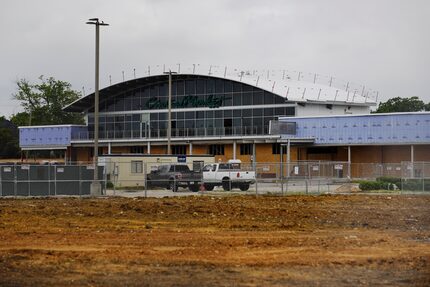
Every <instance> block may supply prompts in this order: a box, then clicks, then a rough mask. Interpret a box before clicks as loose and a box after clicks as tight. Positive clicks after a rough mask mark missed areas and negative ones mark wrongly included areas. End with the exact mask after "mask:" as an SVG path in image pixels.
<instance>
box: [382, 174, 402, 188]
mask: <svg viewBox="0 0 430 287" xmlns="http://www.w3.org/2000/svg"><path fill="white" fill-rule="evenodd" d="M376 181H381V182H388V183H391V184H395V185H396V186H397V187H399V188H400V186H401V185H402V179H401V178H400V177H392V176H381V177H378V178H377V179H376Z"/></svg>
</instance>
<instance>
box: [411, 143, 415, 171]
mask: <svg viewBox="0 0 430 287" xmlns="http://www.w3.org/2000/svg"><path fill="white" fill-rule="evenodd" d="M414 158H415V156H414V146H413V145H411V165H412V171H411V174H412V178H414V177H415V164H414Z"/></svg>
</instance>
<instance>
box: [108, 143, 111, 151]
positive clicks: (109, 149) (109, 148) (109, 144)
mask: <svg viewBox="0 0 430 287" xmlns="http://www.w3.org/2000/svg"><path fill="white" fill-rule="evenodd" d="M108 154H112V143H110V142H108Z"/></svg>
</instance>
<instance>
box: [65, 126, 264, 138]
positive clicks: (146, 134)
mask: <svg viewBox="0 0 430 287" xmlns="http://www.w3.org/2000/svg"><path fill="white" fill-rule="evenodd" d="M268 134H269V127H267V126H266V127H252V126H248V127H232V128H224V127H222V128H181V129H179V128H176V129H172V135H171V136H172V137H174V138H183V137H185V138H189V137H208V136H209V137H210V136H214V137H217V136H218V137H219V136H255V135H268ZM166 137H167V129H150V130H118V131H100V132H99V138H100V139H148V138H151V139H159V138H166ZM92 139H94V132H93V131H87V132H79V133H76V134H75V135H73V136H72V140H74V141H79V140H92Z"/></svg>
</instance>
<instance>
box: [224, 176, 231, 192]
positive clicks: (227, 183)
mask: <svg viewBox="0 0 430 287" xmlns="http://www.w3.org/2000/svg"><path fill="white" fill-rule="evenodd" d="M222 188H223V189H224V190H225V191H230V190H231V182H230V179H229V178H224V179H223V180H222Z"/></svg>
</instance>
